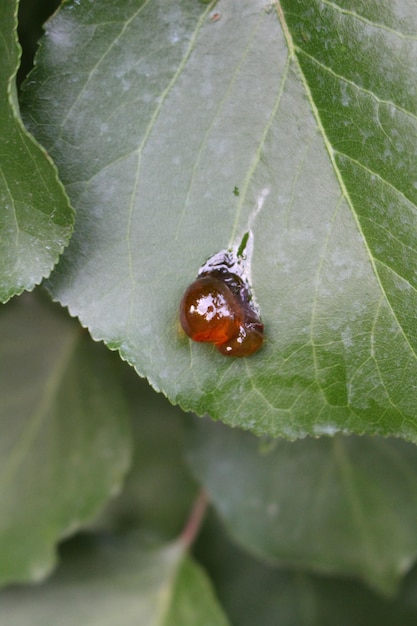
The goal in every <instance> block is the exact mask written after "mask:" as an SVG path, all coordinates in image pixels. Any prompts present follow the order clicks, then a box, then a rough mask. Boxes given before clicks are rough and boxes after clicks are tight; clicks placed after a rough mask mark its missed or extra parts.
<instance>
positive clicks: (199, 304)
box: [180, 275, 243, 345]
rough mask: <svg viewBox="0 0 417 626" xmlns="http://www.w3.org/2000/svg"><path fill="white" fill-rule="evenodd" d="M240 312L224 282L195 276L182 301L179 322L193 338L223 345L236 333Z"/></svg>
mask: <svg viewBox="0 0 417 626" xmlns="http://www.w3.org/2000/svg"><path fill="white" fill-rule="evenodd" d="M242 313H243V311H242V310H241V308H240V307H239V302H238V301H237V299H236V298H235V296H234V295H233V293H232V292H231V290H230V289H229V287H228V286H227V284H225V283H224V282H223V281H221V280H220V279H219V278H217V277H216V276H210V275H206V276H203V277H201V278H197V280H195V281H194V282H193V283H191V285H190V286H189V287H188V289H187V290H186V292H185V293H184V296H183V298H182V300H181V305H180V321H181V326H182V327H183V329H184V331H185V332H186V334H187V335H188V336H189V337H190V338H191V339H193V340H194V341H207V342H211V343H214V344H216V345H217V344H222V343H225V342H226V341H228V340H230V339H231V338H233V337H235V336H236V335H237V334H238V333H239V329H240V326H241V323H242V321H243V320H242V317H241V316H242Z"/></svg>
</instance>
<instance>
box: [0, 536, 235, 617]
mask: <svg viewBox="0 0 417 626" xmlns="http://www.w3.org/2000/svg"><path fill="white" fill-rule="evenodd" d="M78 547H79V550H78V552H74V551H73V553H72V554H71V553H70V554H68V555H67V558H64V560H63V565H62V566H61V568H60V569H59V571H58V572H57V574H56V575H55V576H54V577H52V578H51V580H50V581H49V582H48V583H46V584H44V585H42V587H39V588H32V589H24V588H21V589H18V588H16V589H11V590H8V591H3V592H2V593H1V594H0V621H1V623H2V624H3V625H4V626H18V625H20V624H29V623H30V624H31V626H55V625H56V624H57V619H58V618H59V624H60V626H76V625H77V624H88V626H95V625H99V624H100V626H106V625H108V626H114V625H115V624H117V626H138V625H142V624H143V626H145V625H147V624H152V626H200V625H201V626H203V625H204V626H205V625H206V624H210V626H227V623H228V622H227V620H226V619H225V617H224V616H223V613H222V611H221V609H220V607H219V606H218V605H217V602H216V599H215V597H214V595H213V592H212V590H211V588H210V585H209V583H208V580H207V578H206V576H205V574H204V573H203V571H202V570H201V568H199V567H198V566H197V565H196V564H195V563H193V561H192V560H191V559H190V558H189V557H187V556H185V555H184V550H183V546H182V545H181V544H180V543H179V542H176V543H172V544H167V545H165V546H162V547H150V546H147V545H146V543H144V542H143V540H141V539H140V538H139V537H137V536H131V537H127V538H124V539H115V538H111V537H109V538H107V539H106V538H103V539H101V540H99V539H96V540H93V539H90V540H86V539H85V540H84V542H82V543H80V544H79V546H78Z"/></svg>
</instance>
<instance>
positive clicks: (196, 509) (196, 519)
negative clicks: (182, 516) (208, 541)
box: [180, 489, 208, 548]
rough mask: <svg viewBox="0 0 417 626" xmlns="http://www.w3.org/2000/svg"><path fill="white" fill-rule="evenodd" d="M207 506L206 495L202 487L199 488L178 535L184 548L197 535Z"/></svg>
mask: <svg viewBox="0 0 417 626" xmlns="http://www.w3.org/2000/svg"><path fill="white" fill-rule="evenodd" d="M207 507H208V496H207V493H206V492H205V491H204V489H201V491H200V493H199V494H198V496H197V498H196V500H195V502H194V505H193V508H192V510H191V513H190V516H189V518H188V520H187V523H186V524H185V527H184V529H183V531H182V533H181V536H180V541H181V542H182V544H183V545H184V547H185V548H189V547H190V546H191V545H192V544H193V543H194V541H195V538H196V537H197V535H198V533H199V530H200V528H201V525H202V523H203V520H204V517H205V514H206V511H207Z"/></svg>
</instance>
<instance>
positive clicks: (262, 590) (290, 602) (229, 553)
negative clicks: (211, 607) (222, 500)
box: [199, 523, 417, 626]
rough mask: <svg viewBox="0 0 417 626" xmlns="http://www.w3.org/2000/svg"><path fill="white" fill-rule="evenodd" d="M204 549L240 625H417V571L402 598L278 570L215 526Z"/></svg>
mask: <svg viewBox="0 0 417 626" xmlns="http://www.w3.org/2000/svg"><path fill="white" fill-rule="evenodd" d="M202 544H203V545H202V546H201V547H200V549H199V554H200V558H202V560H203V562H204V565H205V567H206V568H207V570H208V572H209V574H210V576H211V577H212V580H213V582H214V585H215V588H216V592H217V594H218V597H219V599H220V601H221V602H222V605H223V606H224V608H225V610H226V611H227V613H228V615H230V619H231V621H232V623H233V624H236V625H238V626H253V624H262V626H277V624H279V626H333V625H335V624H337V626H393V624H398V625H399V626H400V625H401V626H414V624H415V623H416V620H417V610H416V605H415V597H416V590H417V570H414V571H413V572H412V573H411V574H410V575H409V576H408V577H407V579H406V580H405V582H404V584H403V586H402V588H401V590H400V592H399V593H398V596H397V597H396V598H384V597H381V596H379V595H377V594H376V593H374V592H372V591H370V590H369V589H367V588H365V587H363V586H362V585H360V584H359V583H355V582H353V581H349V580H346V579H343V578H341V579H337V578H335V577H334V578H331V579H330V578H326V577H324V576H312V575H308V574H306V573H305V572H300V571H298V572H292V571H287V570H285V569H278V568H276V567H273V566H271V565H270V564H265V563H263V562H260V561H258V560H256V559H255V558H253V556H250V555H249V554H247V553H245V552H241V551H240V550H239V549H237V548H236V546H235V545H233V544H232V543H231V542H230V541H228V540H227V538H226V537H225V536H224V535H223V534H222V533H219V528H218V525H213V523H210V525H209V526H207V527H206V530H205V532H204V542H202Z"/></svg>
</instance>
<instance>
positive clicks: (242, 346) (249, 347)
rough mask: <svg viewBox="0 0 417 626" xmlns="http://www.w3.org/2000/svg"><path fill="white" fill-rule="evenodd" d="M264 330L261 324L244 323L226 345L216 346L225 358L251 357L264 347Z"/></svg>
mask: <svg viewBox="0 0 417 626" xmlns="http://www.w3.org/2000/svg"><path fill="white" fill-rule="evenodd" d="M263 330H264V327H263V324H261V323H258V324H254V323H244V324H242V325H241V327H240V329H239V333H238V334H237V335H236V336H235V337H232V338H231V339H229V340H228V341H226V342H225V343H221V344H216V348H217V349H218V350H219V352H221V353H222V354H224V355H225V356H240V357H242V356H250V355H251V354H253V353H254V352H257V351H258V350H259V348H260V347H261V346H262V343H263V340H264V338H263Z"/></svg>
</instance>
